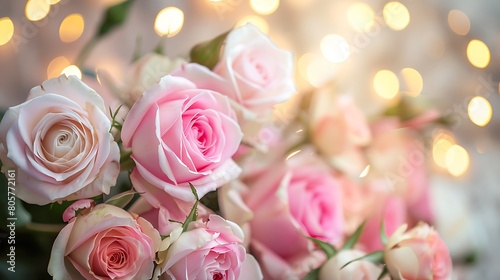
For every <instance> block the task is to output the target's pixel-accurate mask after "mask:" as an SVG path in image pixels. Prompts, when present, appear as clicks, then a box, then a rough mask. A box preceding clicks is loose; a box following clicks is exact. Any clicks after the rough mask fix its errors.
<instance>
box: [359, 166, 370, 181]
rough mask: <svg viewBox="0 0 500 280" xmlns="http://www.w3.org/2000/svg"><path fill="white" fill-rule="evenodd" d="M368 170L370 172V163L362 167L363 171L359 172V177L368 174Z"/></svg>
mask: <svg viewBox="0 0 500 280" xmlns="http://www.w3.org/2000/svg"><path fill="white" fill-rule="evenodd" d="M368 172H370V165H367V166H366V167H365V169H363V172H361V174H359V178H364V177H366V175H368Z"/></svg>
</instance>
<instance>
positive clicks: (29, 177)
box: [0, 25, 451, 279]
mask: <svg viewBox="0 0 500 280" xmlns="http://www.w3.org/2000/svg"><path fill="white" fill-rule="evenodd" d="M221 42H224V45H223V48H222V50H221V52H220V58H219V49H218V48H215V49H216V50H215V52H206V50H207V49H210V48H213V47H214V46H219V47H220V46H221V45H222V44H221ZM204 46H205V48H204ZM199 48H200V49H198V50H197V51H199V52H198V54H200V53H201V54H204V53H205V54H207V55H208V57H205V58H207V59H206V60H204V59H203V55H202V56H201V57H202V58H201V59H194V61H195V62H198V63H193V62H191V63H178V62H172V61H170V60H168V59H166V58H165V57H162V58H161V59H160V60H157V61H161V63H160V64H155V63H151V59H152V57H154V56H148V57H146V58H145V59H142V60H139V61H138V62H137V63H136V67H137V69H136V70H137V72H138V73H147V77H146V76H141V75H139V77H140V78H139V80H140V85H139V86H137V85H136V86H132V87H130V91H127V95H126V96H122V99H121V100H122V102H124V103H125V104H127V102H128V104H130V108H127V109H124V110H122V112H124V111H127V112H126V113H125V114H124V118H125V120H124V122H123V123H119V122H117V121H116V119H115V117H116V114H112V116H111V117H110V116H107V114H106V112H107V110H106V108H105V106H106V105H105V102H104V101H103V98H102V97H101V95H103V93H101V92H99V94H97V93H96V92H95V91H94V90H93V89H92V88H90V87H89V86H88V85H86V84H85V83H84V82H82V81H80V80H79V79H77V78H76V77H74V76H70V77H66V76H61V77H59V78H56V79H51V80H48V81H46V82H44V83H43V84H42V85H41V86H38V87H35V88H33V89H32V90H31V92H30V94H29V96H28V100H27V101H26V102H24V103H23V104H21V105H18V106H15V107H11V108H10V109H9V110H8V111H7V113H6V114H5V115H4V118H3V120H2V122H1V124H0V160H1V161H2V164H3V167H2V169H3V172H7V170H9V169H13V168H16V169H17V172H18V173H17V174H18V185H19V186H18V188H17V196H18V198H19V199H21V200H23V201H24V202H26V203H29V204H37V205H47V204H50V203H55V202H58V203H60V202H63V201H76V202H75V203H73V204H72V205H71V206H69V207H68V208H67V209H66V211H65V212H64V214H63V216H62V219H63V220H64V221H65V222H68V224H67V225H66V226H65V227H64V228H63V229H62V230H61V231H60V232H59V235H58V236H57V238H56V240H55V242H54V244H53V247H52V253H51V257H50V262H49V266H48V272H49V274H50V275H52V276H53V277H54V279H80V278H82V277H83V278H85V279H151V278H153V279H157V278H160V279H262V278H265V279H299V278H303V277H306V278H308V279H317V278H320V279H377V278H378V277H379V275H383V274H384V273H387V272H388V273H389V274H390V275H391V276H392V277H394V278H397V279H450V275H451V261H450V256H449V254H448V250H447V248H446V246H445V245H444V242H443V241H442V240H441V239H440V237H439V236H438V234H437V233H436V231H434V230H433V229H432V228H431V227H429V226H428V225H427V224H423V223H418V221H420V220H425V221H432V211H431V208H430V203H429V191H428V188H427V183H426V182H425V178H426V174H425V164H424V163H423V162H422V161H417V164H414V165H412V166H411V168H410V169H411V172H407V174H403V175H396V176H392V177H391V178H392V180H391V184H390V186H389V187H388V186H387V180H385V179H384V178H385V177H383V176H380V174H387V172H386V171H387V170H397V169H398V164H400V162H399V161H398V160H397V159H398V158H399V156H400V155H403V157H404V156H405V155H409V154H412V153H415V151H419V149H421V147H420V146H419V145H418V144H416V141H415V138H416V137H415V136H414V135H412V134H409V133H408V131H406V130H411V129H413V128H415V127H418V126H419V124H420V123H422V122H423V121H422V120H419V119H416V120H412V121H410V122H402V121H400V119H398V118H396V117H393V118H384V119H382V120H380V121H379V122H377V123H374V124H372V126H371V127H370V126H369V125H368V123H367V121H366V119H365V117H364V115H363V113H362V112H361V111H360V110H359V109H357V107H356V106H355V105H354V103H353V101H352V100H351V99H349V98H347V97H345V96H338V95H336V94H335V93H334V91H332V90H330V89H324V90H320V91H317V92H316V93H314V95H313V96H312V97H310V96H307V98H303V99H302V100H301V102H299V103H300V104H299V106H296V107H294V109H289V110H291V111H293V113H291V114H290V115H291V116H292V117H287V118H285V119H286V120H284V119H283V118H282V119H281V120H280V125H276V124H273V123H271V122H270V119H271V118H272V116H273V109H274V108H275V105H277V104H279V103H282V102H284V101H287V100H288V99H290V97H291V96H292V94H293V93H294V91H295V87H294V83H293V77H292V76H293V67H292V62H293V60H292V55H291V54H290V53H289V52H286V51H283V50H281V49H279V48H278V47H276V46H275V45H274V44H273V43H272V42H271V41H270V39H269V38H268V37H267V36H265V35H264V34H262V33H261V32H260V31H259V30H258V29H257V28H256V27H254V26H252V25H246V26H243V27H239V28H237V29H234V30H232V31H230V32H229V33H228V34H226V35H224V36H223V37H218V38H217V40H216V41H214V42H212V43H207V44H205V45H201V46H199ZM213 57H216V58H217V61H216V63H213V64H211V63H209V62H207V61H209V60H210V59H212V58H213ZM157 59H158V58H157ZM164 59H166V60H167V61H166V62H165V63H164V64H163V62H162V61H164ZM204 62H207V63H204ZM203 64H205V65H203ZM151 65H154V67H152V66H151ZM173 65H175V66H173ZM177 66H178V67H177ZM207 66H208V67H207ZM147 67H150V68H149V70H147V69H146V68H147ZM151 67H152V68H151ZM167 74H168V75H167ZM132 80H133V79H132ZM90 83H91V82H89V84H90ZM97 87H99V85H97V84H96V88H97ZM141 87H144V88H145V90H144V91H140V94H137V93H136V92H137V89H140V88H141ZM107 99H109V96H108V97H107ZM108 101H109V100H108ZM107 103H109V102H107ZM304 104H307V105H304ZM107 105H109V104H107ZM304 108H307V110H310V112H306V111H307V110H304ZM275 115H276V114H275ZM424 119H425V116H424ZM281 124H282V125H281ZM399 128H404V129H406V130H405V131H403V132H402V131H401V129H399ZM417 142H418V141H417ZM368 162H369V163H370V164H371V166H372V169H373V170H371V171H370V172H369V174H368V175H367V176H366V177H365V178H364V179H363V180H355V179H353V178H354V177H359V172H361V170H362V169H363V168H364V167H365V166H366V164H367V163H368ZM130 163H132V164H130ZM360 169H361V170H360ZM120 171H123V172H129V173H127V174H129V178H130V181H131V184H132V186H133V190H130V191H126V192H123V193H120V194H118V195H116V196H114V197H112V198H110V199H108V200H106V201H104V202H103V203H98V204H96V201H99V199H95V198H96V197H97V198H99V197H101V196H102V195H103V194H109V193H110V191H111V190H112V187H113V186H115V184H116V181H117V177H118V175H119V173H120ZM353 174H356V175H357V176H351V175H353ZM365 175H366V174H365ZM127 196H130V197H131V198H132V197H133V198H134V200H133V201H132V202H131V203H125V204H122V205H119V206H116V205H117V203H116V201H117V200H120V199H122V198H124V197H127ZM203 199H205V200H209V202H210V203H205V205H204V204H201V203H199V201H203ZM128 201H129V200H127V202H128ZM214 202H215V203H214ZM214 204H215V205H216V207H212V206H213V205H214ZM207 205H210V206H211V207H208V206H207ZM363 221H365V222H363ZM382 221H383V222H384V223H385V226H384V227H383V228H385V229H386V230H382V233H383V234H381V235H382V237H384V236H385V234H386V233H387V234H390V235H391V236H390V238H382V239H381V238H380V237H379V232H380V230H379V228H380V224H381V222H382ZM403 224H410V225H416V226H415V227H414V228H413V229H411V230H409V231H406V225H403ZM360 225H364V230H362V229H363V226H360ZM401 225H403V226H401ZM356 229H357V230H356ZM358 241H359V242H358ZM339 246H342V250H339V251H337V250H336V249H335V247H339ZM250 253H251V254H250ZM356 258H361V259H360V260H359V261H355V262H352V263H350V264H348V265H347V266H345V267H344V268H342V266H344V265H345V264H347V263H348V262H349V261H352V260H354V259H356ZM368 261H371V262H368ZM387 277H388V276H387Z"/></svg>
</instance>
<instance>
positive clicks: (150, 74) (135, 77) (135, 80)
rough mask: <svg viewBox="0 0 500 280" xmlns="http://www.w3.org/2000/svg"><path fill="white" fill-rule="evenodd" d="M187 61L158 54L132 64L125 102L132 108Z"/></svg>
mask: <svg viewBox="0 0 500 280" xmlns="http://www.w3.org/2000/svg"><path fill="white" fill-rule="evenodd" d="M184 62H185V61H184V60H183V59H182V58H179V57H177V58H174V59H172V58H170V57H168V56H164V55H160V54H157V53H148V54H146V55H145V56H143V57H141V58H140V59H138V60H137V61H135V62H134V64H132V66H131V69H130V74H129V77H130V78H129V79H128V82H127V85H126V90H125V94H126V96H123V101H124V102H125V104H127V105H128V106H129V107H132V106H133V105H134V103H135V101H137V99H139V97H141V95H142V94H143V93H144V92H145V91H146V90H147V89H148V88H149V87H150V86H152V85H154V84H157V83H158V82H159V81H160V80H161V78H162V77H163V76H165V75H167V74H170V73H171V72H172V71H174V70H176V69H177V68H179V67H180V66H181V65H182V63H184Z"/></svg>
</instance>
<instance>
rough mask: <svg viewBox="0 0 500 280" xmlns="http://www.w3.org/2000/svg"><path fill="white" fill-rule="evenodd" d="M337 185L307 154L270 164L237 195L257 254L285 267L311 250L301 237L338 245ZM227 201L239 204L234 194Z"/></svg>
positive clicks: (340, 227)
mask: <svg viewBox="0 0 500 280" xmlns="http://www.w3.org/2000/svg"><path fill="white" fill-rule="evenodd" d="M339 184H340V181H339V180H337V179H336V178H335V177H334V175H333V174H332V173H331V170H330V169H329V168H328V167H327V166H326V165H324V164H323V163H322V162H321V161H320V160H319V159H318V158H317V157H316V156H314V155H311V154H310V153H309V152H307V151H303V152H301V153H299V154H297V155H295V156H293V157H292V158H290V159H288V160H287V161H286V162H281V163H277V164H274V165H273V168H269V169H268V170H267V172H263V173H262V174H260V175H259V177H258V178H256V180H254V181H252V182H249V183H248V188H249V190H248V192H246V193H241V194H242V197H243V202H244V203H246V205H247V207H248V209H250V211H252V213H251V215H253V216H251V217H252V219H251V220H250V222H249V224H250V228H251V238H252V239H251V240H252V241H251V242H254V241H255V242H256V243H258V244H260V246H263V247H265V250H264V249H262V250H260V251H261V252H264V253H265V252H267V251H270V252H272V253H273V254H275V255H276V256H278V257H279V258H282V259H283V260H285V261H286V262H288V261H290V260H292V259H294V258H302V257H303V256H304V255H309V254H310V253H311V252H312V251H313V249H314V246H313V244H312V242H311V241H310V240H308V239H307V238H305V236H310V237H314V238H318V239H321V240H323V241H326V242H330V243H334V244H337V245H338V244H339V243H340V242H341V241H342V233H343V214H342V203H341V190H340V186H339ZM231 196H233V197H232V198H231V197H230V196H228V198H229V199H231V201H229V202H228V203H222V205H224V207H229V209H232V208H234V207H235V205H236V204H238V202H237V200H235V199H234V193H233V194H231ZM270 232H279V234H269V233H270ZM290 244H293V246H290ZM273 273H274V274H276V273H277V274H280V272H279V271H274V272H273Z"/></svg>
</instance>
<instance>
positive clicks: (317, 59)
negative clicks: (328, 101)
mask: <svg viewBox="0 0 500 280" xmlns="http://www.w3.org/2000/svg"><path fill="white" fill-rule="evenodd" d="M306 72H307V73H306V76H307V78H306V80H307V81H308V82H309V83H310V84H311V85H312V86H314V87H317V88H319V87H322V86H324V85H325V84H326V83H328V82H329V81H331V79H332V78H333V76H334V75H335V68H334V65H333V64H332V63H331V62H328V61H327V60H326V59H325V58H324V57H323V56H321V55H313V56H312V57H311V60H310V61H309V63H308V64H307V69H306Z"/></svg>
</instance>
